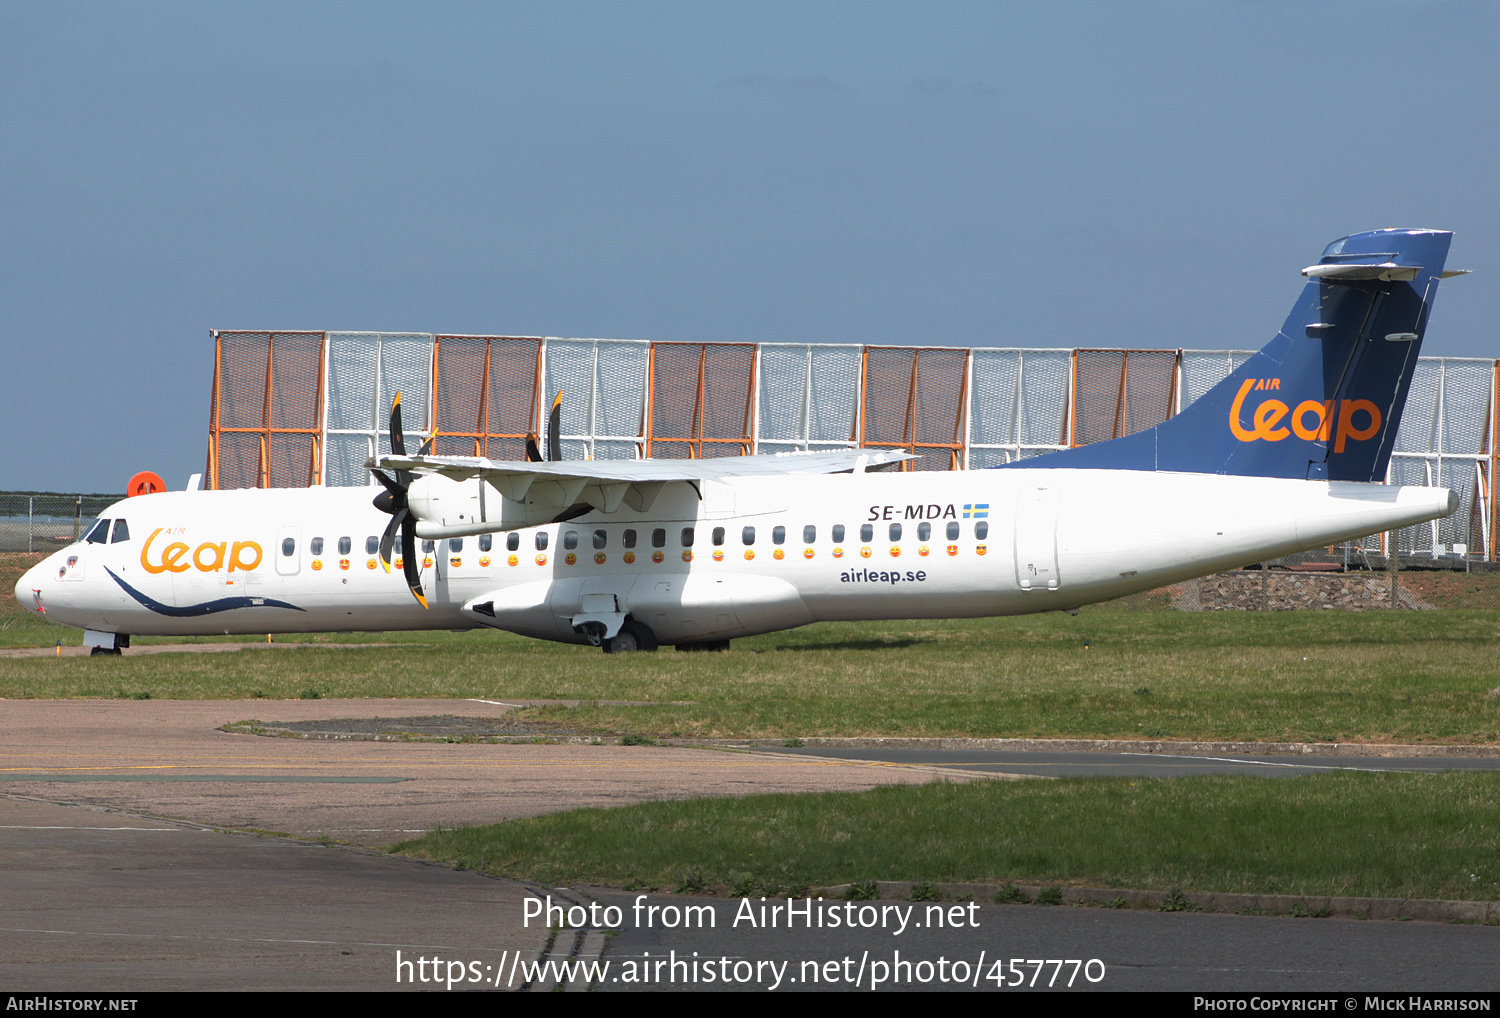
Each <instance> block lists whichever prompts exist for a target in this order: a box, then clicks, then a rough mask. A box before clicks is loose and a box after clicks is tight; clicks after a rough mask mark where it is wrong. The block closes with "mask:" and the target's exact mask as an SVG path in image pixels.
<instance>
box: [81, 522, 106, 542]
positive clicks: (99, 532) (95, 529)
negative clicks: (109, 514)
mask: <svg viewBox="0 0 1500 1018" xmlns="http://www.w3.org/2000/svg"><path fill="white" fill-rule="evenodd" d="M109 524H110V521H109V520H100V521H99V522H98V523H95V524H94V525H93V526H92V527H90V528H89V532H88V536H87V537H85V538H84V539H83V540H84V542H85V543H87V544H108V543H109Z"/></svg>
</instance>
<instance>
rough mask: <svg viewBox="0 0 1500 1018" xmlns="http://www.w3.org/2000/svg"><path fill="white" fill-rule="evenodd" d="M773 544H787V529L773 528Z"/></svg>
mask: <svg viewBox="0 0 1500 1018" xmlns="http://www.w3.org/2000/svg"><path fill="white" fill-rule="evenodd" d="M771 543H772V544H786V527H772V528H771Z"/></svg>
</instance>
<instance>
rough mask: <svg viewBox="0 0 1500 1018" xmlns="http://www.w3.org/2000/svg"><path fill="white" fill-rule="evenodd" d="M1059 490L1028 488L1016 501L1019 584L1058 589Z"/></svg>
mask: <svg viewBox="0 0 1500 1018" xmlns="http://www.w3.org/2000/svg"><path fill="white" fill-rule="evenodd" d="M1057 503H1058V497H1057V490H1056V489H1055V488H1025V489H1022V491H1021V494H1020V496H1019V497H1018V498H1017V500H1016V586H1018V587H1020V588H1021V589H1022V590H1056V589H1057V588H1058V585H1059V584H1061V582H1062V578H1061V577H1060V576H1059V575H1058V571H1057Z"/></svg>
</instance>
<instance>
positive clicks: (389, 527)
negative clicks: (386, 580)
mask: <svg viewBox="0 0 1500 1018" xmlns="http://www.w3.org/2000/svg"><path fill="white" fill-rule="evenodd" d="M378 497H379V496H377V499H378ZM407 515H408V513H407V511H406V507H405V506H402V507H401V508H400V509H397V510H396V511H395V513H394V514H393V515H392V516H391V522H390V523H387V524H386V527H385V533H384V534H381V535H380V562H381V564H382V565H384V566H385V571H386V572H387V573H389V572H390V571H391V551H392V549H394V548H395V546H396V533H397V531H399V530H400V529H401V521H402V520H404V519H406V517H407Z"/></svg>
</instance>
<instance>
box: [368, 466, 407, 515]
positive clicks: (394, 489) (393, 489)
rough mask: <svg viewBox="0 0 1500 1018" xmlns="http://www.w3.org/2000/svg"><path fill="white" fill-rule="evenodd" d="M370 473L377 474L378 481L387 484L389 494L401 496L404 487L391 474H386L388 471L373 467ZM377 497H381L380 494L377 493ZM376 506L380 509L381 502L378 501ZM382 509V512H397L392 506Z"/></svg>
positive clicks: (386, 488)
mask: <svg viewBox="0 0 1500 1018" xmlns="http://www.w3.org/2000/svg"><path fill="white" fill-rule="evenodd" d="M370 473H372V474H374V475H375V479H376V480H377V481H379V482H380V483H381V484H383V485H385V490H386V493H388V494H390V495H392V496H394V497H399V496H400V495H401V493H402V491H404V490H405V489H404V488H402V487H401V485H400V484H399V483H397V482H396V481H395V480H394V479H393V478H391V477H390V476H388V475H387V474H386V472H385V471H383V470H375V469H371V470H370ZM375 497H376V498H379V497H380V496H379V495H377V496H375ZM375 508H377V509H380V503H378V502H377V503H376V504H375ZM380 511H381V512H388V513H389V512H395V511H396V510H395V509H394V508H391V509H381V510H380Z"/></svg>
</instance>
